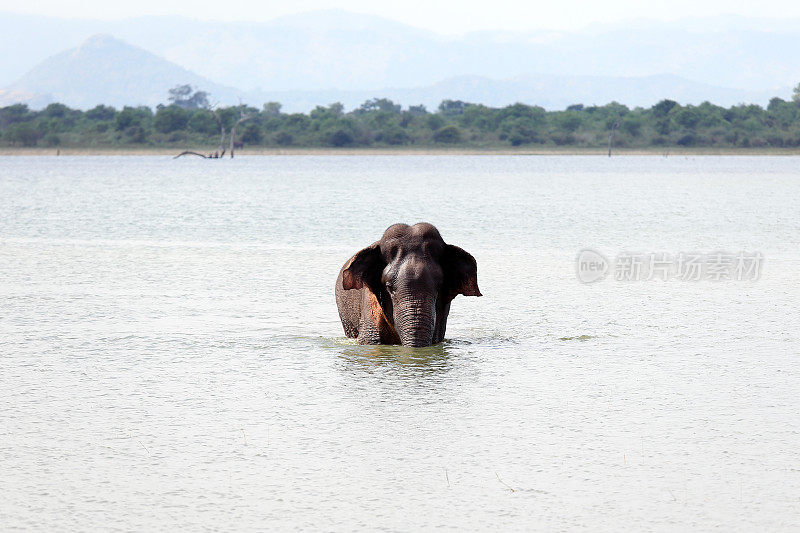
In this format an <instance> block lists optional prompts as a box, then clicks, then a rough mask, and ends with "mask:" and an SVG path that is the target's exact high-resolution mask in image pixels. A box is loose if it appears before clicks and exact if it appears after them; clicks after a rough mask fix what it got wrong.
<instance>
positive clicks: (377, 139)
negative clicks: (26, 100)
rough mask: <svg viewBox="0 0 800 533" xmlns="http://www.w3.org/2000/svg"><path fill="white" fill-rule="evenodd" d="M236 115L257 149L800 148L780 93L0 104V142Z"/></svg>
mask: <svg viewBox="0 0 800 533" xmlns="http://www.w3.org/2000/svg"><path fill="white" fill-rule="evenodd" d="M201 94H203V95H204V93H201ZM241 117H248V118H247V120H245V121H243V122H242V123H241V125H240V126H238V128H237V130H236V139H235V140H236V141H237V142H242V143H244V145H245V146H258V147H386V146H412V147H433V146H461V147H473V148H484V147H485V148H500V147H508V146H528V145H544V146H567V147H576V148H582V147H585V148H600V147H605V146H607V144H608V139H609V134H610V133H611V132H612V131H614V133H615V136H614V146H616V147H628V148H649V147H663V148H668V147H671V146H683V147H723V148H734V147H741V148H749V147H797V146H800V102H798V101H785V100H782V99H780V98H773V99H772V100H771V101H770V102H769V105H768V106H767V108H766V109H764V108H763V107H761V106H758V105H753V104H751V105H737V106H733V107H730V108H724V107H720V106H717V105H713V104H711V103H708V102H705V103H703V104H700V105H697V106H694V105H686V106H683V105H680V104H678V103H676V102H674V101H672V100H662V101H661V102H659V103H657V104H656V105H654V106H652V107H650V108H647V109H645V108H639V107H637V108H635V109H629V108H628V107H626V106H624V105H622V104H619V103H616V102H612V103H610V104H607V105H603V106H584V105H581V104H577V105H572V106H569V107H568V108H567V109H566V110H564V111H546V110H544V109H543V108H541V107H538V106H531V105H525V104H514V105H509V106H506V107H502V108H491V107H487V106H484V105H481V104H471V103H467V102H462V101H459V100H445V101H443V102H442V103H441V104H440V105H439V107H438V109H436V110H435V111H429V110H427V109H425V107H424V106H421V105H418V106H411V107H408V108H406V109H402V108H401V106H400V105H397V104H395V103H394V102H392V101H391V100H387V99H383V98H381V99H373V100H368V101H366V102H364V104H363V105H361V106H360V107H359V108H357V109H354V110H352V111H349V112H345V111H344V108H343V106H342V104H339V103H335V104H331V105H329V106H327V107H323V106H319V107H317V108H316V109H314V110H312V111H311V112H310V113H308V114H305V113H283V112H282V111H281V105H280V104H279V103H276V102H270V103H267V104H264V106H263V108H262V109H257V108H253V107H249V106H232V107H223V108H216V109H211V108H210V107H209V106H208V105H207V101H206V100H205V98H200V99H197V98H195V102H194V103H192V99H191V98H186V99H183V100H177V101H176V100H175V99H173V103H172V104H170V105H160V106H158V108H157V109H156V110H155V111H153V110H152V109H150V108H149V107H124V108H122V109H121V110H118V109H115V108H113V107H109V106H105V105H99V106H97V107H95V108H93V109H90V110H88V111H80V110H77V109H70V108H69V107H67V106H65V105H63V104H50V105H48V106H47V107H46V108H44V109H42V110H41V111H33V110H31V109H29V108H28V107H27V106H26V105H24V104H17V105H12V106H8V107H4V108H1V109H0V145H3V146H50V147H58V146H63V147H89V148H104V147H107V148H114V147H124V146H131V147H133V146H144V147H175V148H179V147H180V148H183V147H197V148H200V147H210V146H215V145H216V144H218V143H219V139H220V130H221V128H226V129H227V131H230V129H231V127H232V126H233V125H234V124H235V123H236V122H237V120H239V119H240V118H241Z"/></svg>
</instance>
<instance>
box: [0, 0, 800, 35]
mask: <svg viewBox="0 0 800 533" xmlns="http://www.w3.org/2000/svg"><path fill="white" fill-rule="evenodd" d="M317 9H342V10H347V11H355V12H358V13H369V14H374V15H380V16H383V17H386V18H390V19H394V20H398V21H400V22H404V23H407V24H411V25H413V26H417V27H421V28H427V29H431V30H434V31H438V32H440V33H447V34H458V33H463V32H466V31H473V30H492V29H503V30H526V29H578V28H581V27H584V26H586V25H588V24H591V23H613V22H623V21H626V20H630V19H634V18H653V19H658V20H674V19H678V18H684V17H695V16H701V17H702V16H710V15H722V14H736V15H743V16H748V17H758V16H767V17H770V16H772V17H787V16H788V17H798V16H800V2H796V1H792V2H790V1H785V0H779V1H775V0H762V1H760V2H730V0H649V1H642V0H604V1H603V0H592V1H581V0H558V1H556V2H553V1H547V2H535V1H530V0H528V1H525V0H514V1H512V0H493V1H486V0H443V1H437V0H404V1H403V2H397V1H395V2H376V1H374V0H339V1H337V2H334V1H332V0H293V1H286V0H281V1H269V0H267V1H253V0H224V1H222V2H220V1H219V0H216V1H213V2H209V1H205V0H191V1H189V0H136V1H135V2H118V1H114V0H81V1H79V2H75V1H68V0H66V1H65V0H31V1H28V2H19V0H13V1H12V0H0V11H6V12H15V13H30V14H39V15H52V16H59V17H75V18H101V19H110V18H113V19H118V18H126V17H132V16H142V15H187V16H191V17H194V18H201V19H214V20H257V21H264V20H269V19H272V18H275V17H277V16H280V15H288V14H292V13H298V12H302V11H311V10H317Z"/></svg>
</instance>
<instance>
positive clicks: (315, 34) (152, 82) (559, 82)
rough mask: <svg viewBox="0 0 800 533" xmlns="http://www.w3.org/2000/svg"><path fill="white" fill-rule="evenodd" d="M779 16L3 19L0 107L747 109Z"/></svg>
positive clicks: (789, 30) (764, 86)
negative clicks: (539, 22) (438, 20)
mask: <svg viewBox="0 0 800 533" xmlns="http://www.w3.org/2000/svg"><path fill="white" fill-rule="evenodd" d="M789 22H791V21H788V22H787V21H777V20H769V19H762V20H751V19H740V18H736V17H718V18H715V19H703V20H701V19H687V20H684V21H678V22H672V23H657V22H653V21H635V22H633V23H630V24H626V25H624V26H595V27H590V28H586V29H585V30H583V31H580V32H547V31H537V32H528V33H511V32H481V33H470V34H466V35H463V36H460V37H444V36H440V35H437V34H435V33H432V32H430V31H426V30H421V29H418V28H413V27H410V26H407V25H403V24H401V23H398V22H394V21H390V20H387V19H383V18H380V17H374V16H369V15H359V14H354V13H348V12H342V11H319V12H311V13H305V14H300V15H292V16H288V17H281V18H277V19H275V20H272V21H269V22H263V23H262V22H259V23H254V22H253V23H251V22H241V23H230V22H207V21H198V20H193V19H189V18H183V17H149V18H138V19H130V20H125V21H112V22H109V21H93V20H73V19H57V18H49V17H41V16H28V15H14V14H3V15H2V16H0V46H5V49H6V50H14V51H15V53H14V54H6V55H5V56H3V57H2V58H0V86H2V87H4V89H2V90H0V105H7V104H8V103H11V102H16V101H22V102H27V103H29V104H30V105H32V106H34V107H40V106H42V105H45V104H46V103H47V102H50V101H61V102H64V103H66V104H68V105H71V106H74V107H80V108H87V107H92V106H94V105H96V104H99V103H104V104H110V105H115V106H121V105H126V104H127V105H136V104H144V105H150V106H152V105H155V104H157V103H160V102H164V101H165V100H166V94H167V90H168V89H169V88H171V87H173V86H175V85H178V84H182V83H189V84H192V85H194V86H196V87H198V88H200V89H202V90H206V91H208V92H209V93H211V95H212V100H215V101H218V102H220V103H236V102H238V101H242V102H246V103H250V104H254V105H258V106H260V105H261V104H262V103H264V102H266V101H279V102H281V103H283V104H284V109H285V110H287V111H307V110H308V109H311V108H313V107H314V106H316V105H325V104H328V103H331V102H334V101H340V102H342V103H343V104H345V106H346V107H348V108H352V107H355V106H357V105H359V104H360V103H361V102H363V101H364V100H366V99H368V98H373V97H388V98H392V99H393V100H395V101H397V102H400V103H402V104H404V105H415V104H420V103H422V104H424V105H426V106H428V107H435V106H436V105H438V103H439V102H440V101H441V100H442V99H445V98H451V99H461V100H466V101H471V102H479V103H484V104H486V105H493V106H498V105H506V104H510V103H514V102H517V101H521V102H525V103H530V104H537V105H542V106H544V107H546V108H548V109H558V108H563V107H565V106H567V105H570V104H574V103H584V104H587V105H588V104H604V103H607V102H609V101H612V100H616V101H619V102H621V103H625V104H627V105H629V106H649V105H652V104H653V103H655V102H657V101H659V100H661V99H663V98H672V99H675V100H677V101H679V102H681V103H700V102H702V101H704V100H710V101H712V102H714V103H717V104H720V105H726V106H727V105H732V104H736V103H741V102H755V103H759V104H762V105H763V104H765V103H766V102H767V101H768V100H769V98H770V97H772V96H781V97H784V98H788V97H789V95H790V94H791V87H792V86H794V85H795V84H796V83H797V81H800V80H797V79H796V78H797V77H800V75H798V74H797V73H798V72H800V54H798V53H797V52H798V46H799V45H800V29H795V28H800V24H794V25H793V24H790V23H789ZM795 22H800V21H795ZM98 34H99V35H98ZM42 36H46V37H42ZM112 36H113V37H112Z"/></svg>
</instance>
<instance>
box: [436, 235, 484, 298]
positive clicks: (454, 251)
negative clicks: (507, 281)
mask: <svg viewBox="0 0 800 533" xmlns="http://www.w3.org/2000/svg"><path fill="white" fill-rule="evenodd" d="M442 270H443V271H444V279H445V284H446V285H447V288H448V290H449V293H450V297H451V298H455V297H456V295H458V294H463V295H464V296H482V294H481V291H480V289H478V263H477V262H476V261H475V258H474V257H472V255H470V254H469V253H468V252H466V251H464V250H462V249H461V248H459V247H458V246H453V245H452V244H448V245H446V246H445V249H444V254H443V256H442Z"/></svg>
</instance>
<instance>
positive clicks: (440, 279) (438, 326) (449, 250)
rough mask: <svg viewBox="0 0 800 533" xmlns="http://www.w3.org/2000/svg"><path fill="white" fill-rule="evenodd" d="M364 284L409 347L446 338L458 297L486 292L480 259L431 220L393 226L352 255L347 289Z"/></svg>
mask: <svg viewBox="0 0 800 533" xmlns="http://www.w3.org/2000/svg"><path fill="white" fill-rule="evenodd" d="M364 286H366V287H368V288H369V290H370V291H371V292H372V293H373V294H374V295H375V298H376V300H377V302H378V304H379V305H380V308H381V309H380V310H381V311H382V313H383V316H384V317H385V319H386V321H387V322H388V325H389V326H390V327H391V328H394V331H395V332H396V336H397V339H398V340H399V342H400V344H403V345H404V346H430V345H431V344H435V343H438V342H441V341H442V340H443V339H444V332H445V327H446V324H447V315H448V313H449V311H450V302H451V301H452V300H453V298H455V297H456V295H458V294H463V295H464V296H481V293H480V290H479V289H478V278H477V264H476V262H475V258H474V257H472V256H471V255H470V254H469V253H467V252H465V251H464V250H462V249H461V248H459V247H458V246H453V245H451V244H446V243H445V242H444V241H443V240H442V237H441V235H439V231H438V230H437V229H436V228H435V227H434V226H432V225H431V224H427V223H419V224H415V225H413V226H409V225H407V224H394V225H393V226H390V227H389V228H388V229H387V230H386V232H384V234H383V237H382V238H381V240H379V241H378V242H376V243H374V244H372V245H371V246H368V247H366V248H364V249H363V250H361V251H359V252H358V253H357V254H356V255H355V256H353V258H352V260H351V261H350V263H349V264H348V265H346V266H345V268H344V270H343V271H342V287H343V288H344V289H345V290H349V289H360V288H362V287H364Z"/></svg>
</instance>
